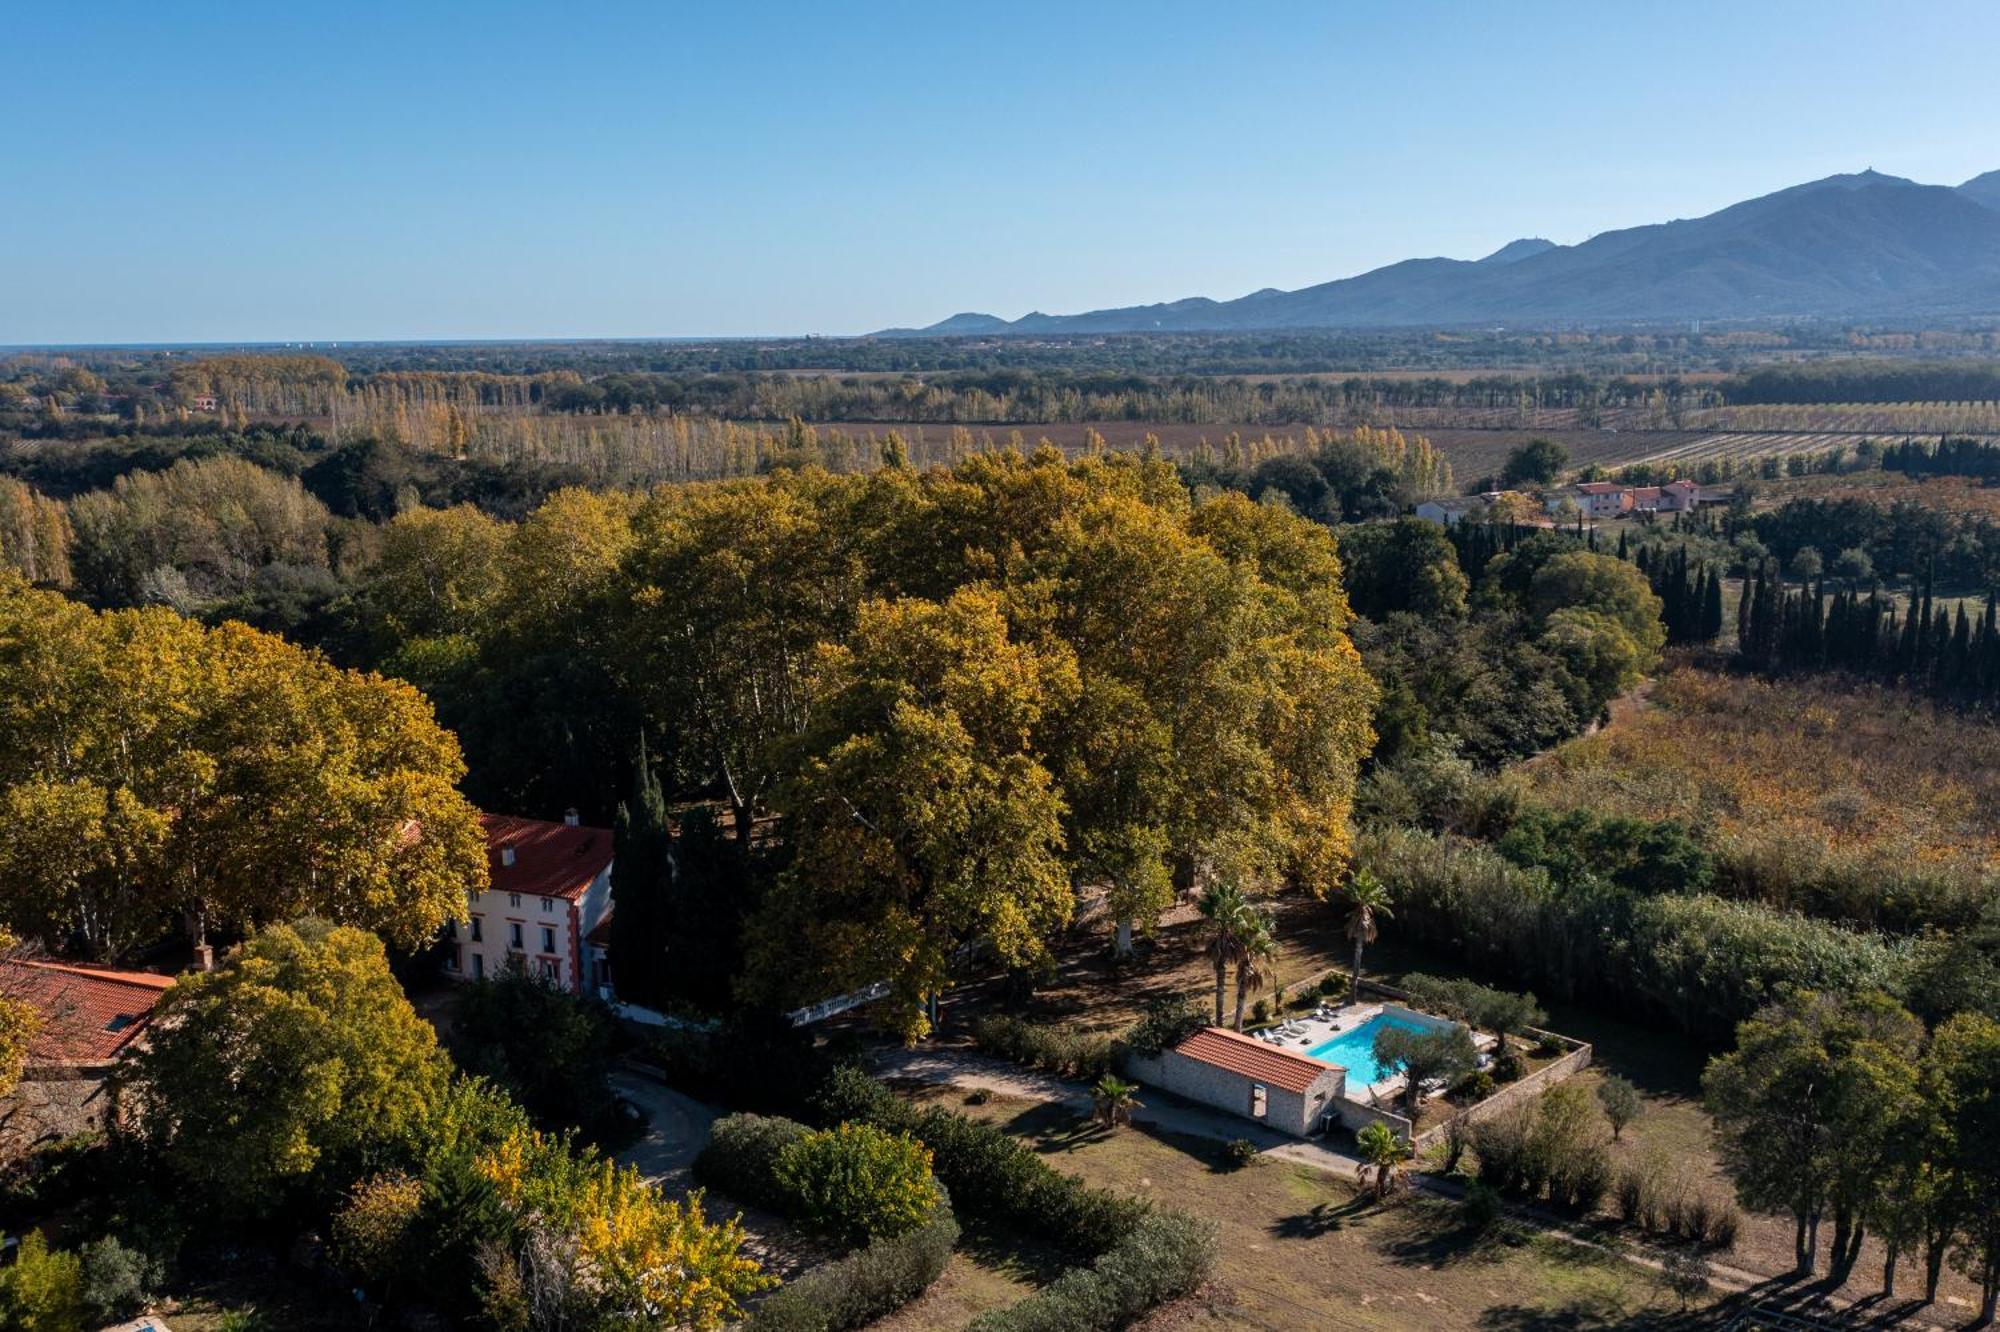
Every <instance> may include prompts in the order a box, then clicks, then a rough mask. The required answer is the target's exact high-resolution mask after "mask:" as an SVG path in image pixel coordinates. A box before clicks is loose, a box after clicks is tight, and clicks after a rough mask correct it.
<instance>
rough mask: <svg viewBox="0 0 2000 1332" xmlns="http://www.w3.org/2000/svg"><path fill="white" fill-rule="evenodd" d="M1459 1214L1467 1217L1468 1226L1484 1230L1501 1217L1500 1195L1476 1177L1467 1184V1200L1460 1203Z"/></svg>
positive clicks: (1472, 1228)
mask: <svg viewBox="0 0 2000 1332" xmlns="http://www.w3.org/2000/svg"><path fill="white" fill-rule="evenodd" d="M1459 1214H1460V1215H1461V1216H1463V1217H1464V1218H1465V1224H1466V1226H1467V1228H1469V1229H1471V1230H1482V1231H1483V1230H1485V1229H1486V1228H1487V1227H1489V1226H1491V1225H1492V1224H1493V1223H1494V1222H1495V1221H1497V1220H1499V1219H1500V1195H1499V1194H1498V1193H1495V1192H1494V1191H1493V1190H1492V1189H1491V1188H1490V1187H1488V1186H1487V1185H1485V1184H1482V1183H1480V1182H1479V1181H1478V1180H1476V1179H1475V1180H1473V1181H1472V1182H1471V1183H1469V1184H1467V1185H1466V1186H1465V1201H1464V1202H1463V1203H1461V1204H1460V1205H1459Z"/></svg>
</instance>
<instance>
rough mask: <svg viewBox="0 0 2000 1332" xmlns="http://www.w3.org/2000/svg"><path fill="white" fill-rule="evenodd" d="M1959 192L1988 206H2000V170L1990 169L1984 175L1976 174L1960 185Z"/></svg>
mask: <svg viewBox="0 0 2000 1332" xmlns="http://www.w3.org/2000/svg"><path fill="white" fill-rule="evenodd" d="M1958 192H1959V193H1960V194H1963V195H1964V196H1965V197H1966V198H1968V199H1971V200H1973V201H1975V202H1977V203H1983V204H1985V205H1986V206H1987V207H1988V208H2000V171H1989V172H1987V173H1986V174H1985V175H1983V176H1974V177H1973V178H1972V179H1971V180H1968V181H1966V182H1965V184H1963V185H1961V186H1959V187H1958Z"/></svg>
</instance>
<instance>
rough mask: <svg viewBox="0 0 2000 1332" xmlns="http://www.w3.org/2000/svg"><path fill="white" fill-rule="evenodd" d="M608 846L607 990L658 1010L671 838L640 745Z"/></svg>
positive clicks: (663, 988) (655, 779) (663, 987)
mask: <svg viewBox="0 0 2000 1332" xmlns="http://www.w3.org/2000/svg"><path fill="white" fill-rule="evenodd" d="M611 845H612V855H613V857H614V860H613V862H612V865H611V948H610V954H611V978H612V984H613V985H614V986H615V987H616V989H617V991H618V997H619V998H620V999H623V1000H625V1001H626V1002H628V1003H636V1004H647V1005H652V1006H656V1007H657V1006H659V1005H660V1004H662V1003H664V1002H665V999H666V995H667V984H666V980H667V958H666V927H667V892H668V888H669V880H670V876H671V875H672V874H673V846H674V835H673V827H672V825H671V824H670V823H669V822H668V820H667V799H666V795H665V793H664V792H662V791H661V789H660V779H659V775H658V773H656V772H655V771H654V769H653V763H652V757H651V756H650V755H649V754H648V753H647V752H646V744H645V741H644V740H643V739H642V740H641V741H640V742H639V761H638V774H637V783H636V786H635V789H634V791H633V793H632V801H631V802H630V803H627V802H624V801H620V802H619V805H618V819H617V822H616V824H615V825H614V827H613V830H612V843H611Z"/></svg>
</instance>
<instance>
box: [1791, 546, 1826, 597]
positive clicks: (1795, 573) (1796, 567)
mask: <svg viewBox="0 0 2000 1332" xmlns="http://www.w3.org/2000/svg"><path fill="white" fill-rule="evenodd" d="M1824 567H1825V565H1824V561H1822V560H1821V559H1820V555H1819V551H1817V550H1815V549H1814V548H1813V547H1811V546H1800V547H1799V548H1798V550H1797V551H1795V552H1793V554H1792V577H1794V578H1796V579H1798V580H1799V585H1800V586H1801V587H1803V586H1805V585H1806V584H1807V583H1810V582H1812V581H1813V580H1814V579H1815V578H1818V577H1819V576H1820V572H1821V570H1822V569H1823V568H1824Z"/></svg>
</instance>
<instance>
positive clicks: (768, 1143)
mask: <svg viewBox="0 0 2000 1332" xmlns="http://www.w3.org/2000/svg"><path fill="white" fill-rule="evenodd" d="M810 1132H811V1130H810V1129H808V1128H807V1127H806V1126H805V1125H804V1124H801V1123H799V1122H798V1121H797V1120H793V1119H783V1118H780V1117H778V1116H776V1115H727V1116H725V1117H723V1118H721V1119H718V1120H716V1121H715V1127H714V1129H713V1130H712V1131H711V1132H710V1134H709V1138H708V1145H707V1146H706V1147H703V1148H702V1149H701V1154H700V1155H699V1156H697V1157H695V1159H694V1177H695V1178H696V1179H697V1180H699V1181H700V1182H701V1183H703V1184H706V1185H707V1186H708V1187H710V1188H712V1189H714V1190H716V1191H717V1192H718V1193H726V1194H728V1195H729V1196H730V1197H731V1198H734V1199H735V1200H736V1201H737V1202H740V1203H748V1204H750V1205H751V1206H752V1207H762V1208H765V1209H767V1210H769V1211H773V1212H788V1211H790V1210H791V1206H792V1197H791V1193H790V1191H789V1190H788V1189H787V1188H786V1187H785V1186H784V1185H783V1184H782V1183H780V1182H779V1180H778V1177H777V1174H776V1168H777V1164H778V1154H779V1153H780V1152H782V1151H784V1150H785V1148H786V1147H789V1146H790V1145H791V1144H792V1143H795V1142H798V1141H801V1140H802V1139H804V1138H805V1136H806V1135H807V1134H808V1133H810Z"/></svg>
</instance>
